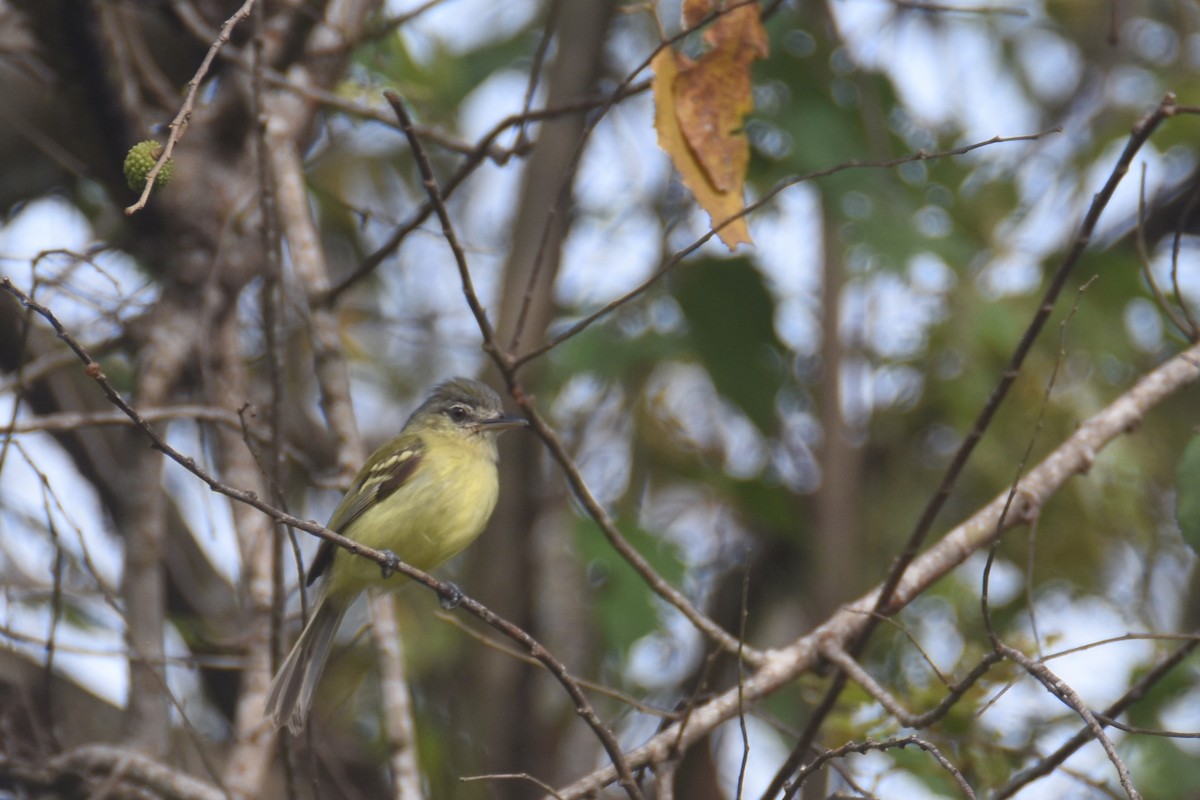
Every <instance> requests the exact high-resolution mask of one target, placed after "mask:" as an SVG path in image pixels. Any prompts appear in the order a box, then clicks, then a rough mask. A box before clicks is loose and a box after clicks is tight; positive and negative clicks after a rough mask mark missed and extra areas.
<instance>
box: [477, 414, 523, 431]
mask: <svg viewBox="0 0 1200 800" xmlns="http://www.w3.org/2000/svg"><path fill="white" fill-rule="evenodd" d="M478 424H479V427H480V428H481V429H483V430H485V431H487V432H488V433H502V432H504V431H507V430H512V429H513V428H526V427H529V420H527V419H525V418H524V417H513V416H508V415H502V416H499V417H496V418H495V419H485V420H480V421H479V423H478Z"/></svg>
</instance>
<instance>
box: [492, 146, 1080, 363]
mask: <svg viewBox="0 0 1200 800" xmlns="http://www.w3.org/2000/svg"><path fill="white" fill-rule="evenodd" d="M1061 130H1062V129H1061V128H1052V129H1050V130H1046V131H1041V132H1039V133H1028V134H1021V135H1019V136H993V137H992V138H990V139H987V140H985V141H981V142H975V143H973V144H968V145H963V146H962V147H955V148H953V149H950V150H941V151H938V152H934V153H930V152H927V151H925V150H918V151H917V152H915V153H910V154H909V155H906V156H901V157H900V158H889V159H877V160H859V159H854V160H851V161H845V162H842V163H841V164H837V165H835V166H832V167H827V168H825V169H820V170H816V171H815V172H809V173H806V174H804V175H796V176H793V177H791V178H787V179H785V180H782V181H780V182H779V183H777V184H775V185H774V186H773V187H771V189H770V190H769V191H767V192H766V193H765V194H764V195H763V196H762V197H760V198H759V199H758V200H756V201H755V202H753V203H750V204H749V205H747V206H746V207H745V208H743V209H741V210H740V211H739V212H738V213H736V214H734V215H733V216H731V217H729V218H728V219H726V220H722V221H721V222H720V223H719V224H717V225H714V226H713V227H712V228H710V229H709V230H708V231H706V232H705V233H704V234H702V235H701V236H700V237H699V238H697V239H696V240H695V241H693V242H692V243H691V244H689V245H687V246H686V247H682V248H680V249H679V250H676V251H675V252H674V253H672V254H671V255H670V256H669V257H668V258H667V260H666V261H664V262H663V263H662V264H661V265H659V267H658V269H656V270H655V271H654V272H652V273H651V274H650V276H649V277H647V278H646V279H645V280H644V281H642V282H641V283H639V284H638V285H637V286H635V287H634V288H632V289H630V290H629V291H628V292H626V293H625V294H623V295H621V296H620V297H617V298H615V299H613V300H611V301H609V302H608V303H606V304H604V305H603V306H602V307H600V308H599V309H597V310H596V311H593V312H592V313H591V314H588V315H587V316H585V317H584V318H583V319H581V320H579V321H578V322H576V323H574V324H573V325H571V326H570V327H568V328H567V329H566V330H564V331H562V332H561V333H559V334H557V335H555V336H553V337H551V338H549V339H547V340H546V341H545V342H543V343H542V344H540V345H538V346H537V347H535V348H533V349H531V350H528V351H526V352H524V353H522V354H520V355H519V356H516V357H515V358H514V359H513V368H514V369H516V368H518V367H521V366H523V365H524V364H525V363H527V362H529V361H532V360H533V359H535V358H539V357H541V356H543V355H545V354H546V353H548V352H550V351H551V350H553V349H554V348H556V347H558V346H559V345H560V344H562V343H563V342H565V341H567V340H568V339H571V338H573V337H575V336H578V335H579V334H580V333H582V332H583V331H585V330H587V329H588V328H589V327H591V326H592V325H593V324H594V323H595V322H596V321H597V320H600V319H602V318H603V317H606V316H608V315H609V314H611V313H612V312H613V311H615V310H616V309H618V308H620V307H621V306H623V305H625V304H626V303H628V302H630V301H631V300H633V299H634V298H636V297H638V296H640V295H642V294H643V293H645V291H646V290H647V289H649V288H650V287H651V286H653V285H654V284H656V283H658V281H659V280H660V279H661V278H662V277H663V276H664V275H666V274H667V273H668V272H670V271H671V270H672V269H674V268H675V267H677V266H678V265H679V264H680V263H682V262H683V260H684V259H686V258H687V257H688V256H690V255H691V254H692V253H694V252H696V251H697V250H699V249H700V248H701V247H703V246H704V245H705V244H706V243H707V242H708V241H709V240H710V239H712V238H713V237H714V236H717V235H718V234H719V233H720V232H721V231H723V230H724V229H725V228H726V227H727V226H729V225H731V224H732V223H734V222H735V221H737V220H739V219H741V218H742V217H745V216H747V215H749V214H751V213H753V212H755V211H757V210H758V209H760V208H762V207H763V206H765V205H766V204H767V203H769V202H771V201H772V200H774V199H775V198H776V197H777V196H778V195H779V194H781V193H782V192H784V191H785V190H787V189H790V188H791V187H793V186H796V185H798V184H801V183H808V182H811V181H815V180H818V179H820V178H827V177H829V176H831V175H836V174H838V173H839V172H845V171H847V170H852V169H891V168H894V167H898V166H901V165H903V164H908V163H911V162H914V161H929V160H933V159H938V158H949V157H951V156H961V155H964V154H966V153H969V152H971V151H972V150H977V149H979V148H981V147H989V146H991V145H995V144H1004V143H1009V142H1028V141H1036V140H1038V139H1041V138H1042V137H1044V136H1048V135H1049V134H1052V133H1059V132H1060V131H1061Z"/></svg>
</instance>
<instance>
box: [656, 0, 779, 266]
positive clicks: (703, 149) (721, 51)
mask: <svg viewBox="0 0 1200 800" xmlns="http://www.w3.org/2000/svg"><path fill="white" fill-rule="evenodd" d="M713 8H714V6H713V4H712V1H711V0H685V3H684V6H683V16H684V22H685V24H690V25H694V24H696V23H697V22H698V21H699V20H701V19H704V18H705V17H706V16H707V15H708V14H710V13H711V12H712V10H713ZM704 41H705V42H706V43H707V44H708V45H709V47H710V49H709V50H708V52H707V53H705V54H704V55H703V56H702V57H701V58H699V59H698V60H696V61H693V60H691V59H689V58H687V57H686V56H681V55H678V54H676V53H675V52H674V51H673V50H671V49H669V48H667V49H663V50H662V51H661V52H660V53H658V55H656V56H655V57H654V60H653V61H652V62H651V67H652V68H653V69H654V75H655V77H654V101H655V127H656V128H657V129H658V145H659V147H661V148H662V149H663V150H665V151H666V152H667V153H668V154H669V155H670V156H671V161H672V162H673V163H674V164H675V168H676V169H677V170H679V174H680V177H681V179H682V180H683V182H684V184H685V185H686V186H687V187H688V188H689V189H691V191H692V194H693V195H694V196H695V198H696V201H697V202H698V203H699V204H700V206H701V207H702V208H703V209H704V210H705V211H707V212H708V215H709V217H710V218H711V219H712V222H713V225H714V226H716V225H718V224H720V223H722V222H724V221H726V220H728V219H730V218H731V217H733V216H735V215H737V214H738V213H739V212H740V211H742V210H743V208H744V207H745V206H744V194H743V186H744V182H745V176H746V167H747V166H748V165H749V163H750V143H749V141H748V140H747V139H746V136H745V134H744V133H742V124H743V120H744V119H745V117H746V114H747V113H749V111H750V110H751V109H752V108H753V105H754V102H753V95H752V93H751V85H750V64H751V63H752V62H753V61H754V60H755V59H758V58H762V57H764V56H765V55H766V54H767V49H768V46H767V34H766V31H765V30H764V29H763V26H762V20H761V19H760V18H759V9H758V5H757V4H754V3H750V4H747V5H743V6H739V7H737V8H734V9H733V10H731V11H729V12H727V13H724V14H722V15H720V16H719V17H718V18H717V19H716V20H715V21H714V22H713V24H712V25H710V26H709V28H708V29H707V30H706V31H705V32H704ZM718 235H719V236H720V237H721V240H722V241H723V242H725V244H726V246H727V247H729V249H730V250H732V249H734V248H735V247H736V246H737V245H738V244H741V243H746V244H751V243H752V241H751V239H750V232H749V229H748V228H747V226H746V222H745V220H744V219H738V220H735V221H734V222H731V223H730V224H729V225H728V226H726V227H725V228H723V229H722V230H721V231H720V233H719V234H718Z"/></svg>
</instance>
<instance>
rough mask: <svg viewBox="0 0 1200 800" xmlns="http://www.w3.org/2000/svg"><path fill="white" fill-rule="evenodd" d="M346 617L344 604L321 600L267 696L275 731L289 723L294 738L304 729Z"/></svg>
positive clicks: (268, 708)
mask: <svg viewBox="0 0 1200 800" xmlns="http://www.w3.org/2000/svg"><path fill="white" fill-rule="evenodd" d="M345 614H346V608H345V607H344V606H342V605H341V604H339V603H331V602H329V599H328V598H325V599H322V600H321V602H320V604H319V605H318V606H317V610H316V612H314V613H313V615H312V619H310V620H309V621H308V624H307V625H305V626H304V631H303V632H301V634H300V638H299V639H297V640H296V644H295V646H293V647H292V652H290V653H288V656H287V658H285V659H284V661H283V666H281V667H280V668H279V672H278V673H276V674H275V680H273V681H272V682H271V692H270V694H268V695H267V715H268V716H269V717H270V718H271V721H272V722H274V723H275V727H276V728H279V727H281V726H283V725H284V724H286V725H287V726H288V730H289V731H291V732H292V735H293V736H294V735H296V734H298V733H300V731H302V730H304V723H305V722H306V721H307V720H308V711H309V709H310V708H311V707H312V699H313V690H314V689H316V688H317V681H319V680H320V679H321V673H322V672H324V671H325V662H326V661H328V660H329V651H330V650H331V649H332V648H333V637H334V634H336V633H337V629H338V626H339V625H341V623H342V617H343V616H345Z"/></svg>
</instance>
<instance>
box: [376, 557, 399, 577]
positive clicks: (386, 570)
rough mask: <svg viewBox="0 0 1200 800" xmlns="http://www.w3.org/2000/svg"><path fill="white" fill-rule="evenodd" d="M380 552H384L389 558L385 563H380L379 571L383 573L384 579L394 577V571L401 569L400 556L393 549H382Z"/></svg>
mask: <svg viewBox="0 0 1200 800" xmlns="http://www.w3.org/2000/svg"><path fill="white" fill-rule="evenodd" d="M379 552H381V553H383V555H384V557H385V558H386V559H387V560H386V561H385V562H384V563H382V564H380V565H379V571H380V572H382V573H383V579H384V580H387V579H388V578H390V577H392V573H394V572H397V571H398V570H399V569H400V556H398V555H396V554H395V553H393V552H392V551H391V550H380V551H379Z"/></svg>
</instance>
